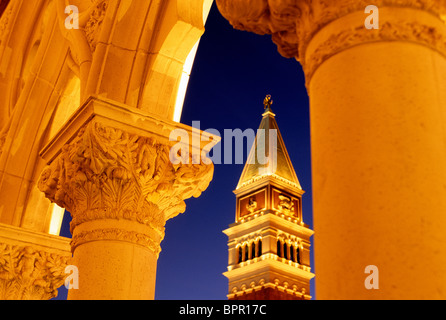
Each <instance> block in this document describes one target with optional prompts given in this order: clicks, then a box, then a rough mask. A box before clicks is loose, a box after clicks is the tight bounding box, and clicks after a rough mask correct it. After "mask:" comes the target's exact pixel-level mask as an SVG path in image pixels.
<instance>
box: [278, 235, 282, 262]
mask: <svg viewBox="0 0 446 320" xmlns="http://www.w3.org/2000/svg"><path fill="white" fill-rule="evenodd" d="M277 255H278V256H279V258H281V257H282V243H281V242H280V240H279V239H277Z"/></svg>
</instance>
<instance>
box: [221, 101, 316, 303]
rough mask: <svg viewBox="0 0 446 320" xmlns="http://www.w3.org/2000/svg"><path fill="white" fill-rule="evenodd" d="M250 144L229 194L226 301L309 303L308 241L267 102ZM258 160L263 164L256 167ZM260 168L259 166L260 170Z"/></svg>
mask: <svg viewBox="0 0 446 320" xmlns="http://www.w3.org/2000/svg"><path fill="white" fill-rule="evenodd" d="M264 104H265V112H264V113H263V118H262V121H261V123H260V127H259V131H258V133H257V137H256V140H255V142H254V145H253V147H252V149H251V151H250V154H249V156H248V159H247V162H246V164H245V167H244V169H243V172H242V175H241V177H240V180H239V182H238V185H237V188H236V189H235V191H234V193H235V195H236V201H237V204H236V217H235V223H233V224H231V225H230V227H229V228H228V229H226V230H224V231H223V232H224V233H225V234H226V235H227V236H228V238H229V240H228V247H229V259H228V260H229V262H228V271H227V272H225V273H224V275H225V276H226V277H227V278H228V279H229V294H228V298H229V299H230V300H282V299H289V300H294V299H296V300H297V299H310V298H311V296H310V280H311V278H313V277H314V274H313V273H311V272H310V271H311V268H310V237H311V236H312V235H313V231H312V230H311V229H309V228H308V226H307V225H306V224H305V223H304V222H303V216H302V195H303V193H304V191H303V190H302V187H301V186H300V183H299V180H298V179H297V175H296V173H295V171H294V168H293V165H292V163H291V161H290V158H289V155H288V152H287V150H286V148H285V144H284V142H283V139H282V136H281V134H280V131H279V128H278V126H277V122H276V120H275V114H274V113H273V112H272V110H271V105H272V100H271V97H270V96H267V97H266V99H265V102H264ZM262 155H264V157H266V158H268V161H262ZM262 163H265V164H262Z"/></svg>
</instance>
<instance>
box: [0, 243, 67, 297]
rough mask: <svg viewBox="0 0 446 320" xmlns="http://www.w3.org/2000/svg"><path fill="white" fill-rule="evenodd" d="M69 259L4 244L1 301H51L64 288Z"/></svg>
mask: <svg viewBox="0 0 446 320" xmlns="http://www.w3.org/2000/svg"><path fill="white" fill-rule="evenodd" d="M69 259H70V258H69V257H67V256H61V255H58V254H56V253H48V252H46V251H43V250H38V249H35V248H33V247H29V246H16V245H10V244H2V243H0V299H1V300H49V299H51V298H54V297H56V296H57V288H59V287H60V286H62V285H63V284H64V281H65V278H66V276H67V274H65V268H66V266H67V265H68V260H69Z"/></svg>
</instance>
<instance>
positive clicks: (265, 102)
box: [263, 94, 274, 110]
mask: <svg viewBox="0 0 446 320" xmlns="http://www.w3.org/2000/svg"><path fill="white" fill-rule="evenodd" d="M273 102H274V101H273V99H272V98H271V95H270V94H268V95H267V96H266V97H265V100H263V106H264V107H265V110H266V109H270V108H271V106H272V105H273Z"/></svg>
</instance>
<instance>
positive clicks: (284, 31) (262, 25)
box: [217, 0, 308, 58]
mask: <svg viewBox="0 0 446 320" xmlns="http://www.w3.org/2000/svg"><path fill="white" fill-rule="evenodd" d="M306 2H307V1H305V0H302V1H298V0H269V1H267V0H248V1H246V0H218V1H217V5H218V8H219V10H220V12H221V13H222V15H223V16H224V17H225V18H226V19H227V20H228V21H229V22H230V23H231V24H232V26H233V27H234V28H236V29H239V30H245V31H250V32H254V33H257V34H261V35H264V34H271V35H272V39H273V41H274V43H275V44H276V45H277V46H278V50H279V52H280V53H281V54H282V55H283V56H285V57H288V58H291V57H296V58H298V56H299V52H298V45H299V40H298V32H297V31H298V30H299V28H298V26H299V25H300V24H302V21H300V19H301V17H302V8H305V7H308V5H307V4H306Z"/></svg>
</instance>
